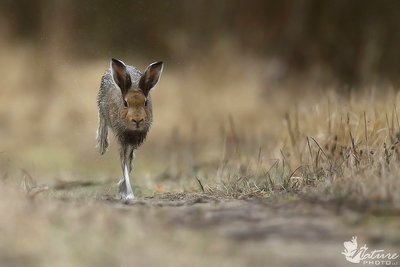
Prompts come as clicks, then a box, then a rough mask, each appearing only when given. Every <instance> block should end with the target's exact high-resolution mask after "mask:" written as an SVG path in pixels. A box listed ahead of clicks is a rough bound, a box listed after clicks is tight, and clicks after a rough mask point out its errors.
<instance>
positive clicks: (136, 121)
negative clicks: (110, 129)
mask: <svg viewBox="0 0 400 267" xmlns="http://www.w3.org/2000/svg"><path fill="white" fill-rule="evenodd" d="M142 121H143V119H140V120H135V119H132V122H134V123H136V127H139V124H140V123H141V122H142Z"/></svg>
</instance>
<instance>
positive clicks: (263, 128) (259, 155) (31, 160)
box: [0, 47, 400, 266]
mask: <svg viewBox="0 0 400 267" xmlns="http://www.w3.org/2000/svg"><path fill="white" fill-rule="evenodd" d="M8 50H12V51H15V53H5V52H4V51H6V49H3V50H1V51H3V52H0V53H2V54H1V55H0V63H2V64H0V66H7V70H6V71H7V73H8V75H5V76H4V77H3V78H2V79H1V81H0V88H1V90H0V129H1V130H0V140H1V143H0V145H1V146H0V151H1V154H0V167H1V168H0V179H1V181H2V184H3V185H2V187H1V189H0V190H1V194H0V203H2V204H1V206H0V212H1V213H2V214H7V216H4V215H2V216H1V218H2V219H0V224H1V225H0V226H1V227H0V231H1V236H2V240H3V241H2V242H0V265H6V266H27V265H30V266H54V263H55V262H57V265H58V266H63V265H65V266H71V265H73V266H87V265H95V266H110V265H127V264H128V265H129V263H131V262H132V259H135V260H137V262H136V263H137V265H147V266H150V265H160V264H161V263H163V264H167V266H169V265H171V266H187V265H189V264H191V265H194V266H200V265H201V266H204V265H215V264H218V265H219V266H224V265H226V266H242V265H244V264H247V265H248V264H251V265H253V266H257V265H262V263H263V260H264V259H265V255H267V254H268V256H269V259H270V260H273V261H275V260H276V261H277V262H278V263H281V264H282V265H285V264H283V263H282V262H280V257H279V256H278V257H276V255H278V254H274V253H275V252H276V251H275V252H274V251H272V252H268V253H267V254H265V253H266V252H265V250H264V247H263V246H262V245H260V247H259V250H257V249H255V250H251V251H250V250H247V249H243V251H241V250H240V247H241V245H239V244H240V243H234V244H232V243H231V242H230V241H229V240H226V239H224V238H222V239H221V238H217V239H215V237H213V235H214V234H213V232H210V231H208V230H207V229H203V228H202V229H201V230H198V231H191V230H188V229H186V228H182V229H180V228H178V229H177V228H174V230H173V231H170V229H168V228H167V229H164V225H165V224H163V223H159V222H157V216H159V217H160V218H161V221H162V220H163V219H165V218H168V216H166V217H163V215H162V214H164V213H161V215H160V214H159V212H160V211H159V210H158V209H156V208H154V207H152V206H151V205H150V207H148V206H147V204H145V205H143V207H141V208H137V209H132V210H130V211H129V212H128V208H126V207H124V206H122V205H119V204H116V203H113V204H110V203H108V201H107V199H109V198H110V196H113V194H114V193H115V191H116V186H115V184H114V181H117V177H118V175H120V170H119V167H118V165H119V164H118V159H117V153H116V147H115V144H114V143H112V147H111V150H110V152H109V153H107V154H106V155H105V156H104V157H101V156H100V155H98V154H97V152H96V151H95V149H94V146H95V140H94V133H95V130H96V124H97V114H96V113H97V111H96V102H95V99H96V94H97V90H98V85H99V78H100V76H101V74H102V72H103V71H104V69H105V67H106V66H107V64H108V62H107V61H101V62H88V63H81V64H75V63H71V61H68V60H66V61H62V62H52V63H51V65H50V66H48V64H50V63H49V62H47V61H43V62H37V61H36V57H35V53H34V51H32V50H30V48H26V47H22V48H21V47H14V48H12V49H11V48H8ZM219 52H221V51H219ZM12 54H19V55H20V56H19V58H18V60H15V59H13V60H12V58H11V57H12V56H11V55H12ZM219 56H220V60H219V61H218V62H216V63H214V62H213V64H211V62H203V65H201V66H198V65H196V64H189V63H188V64H187V65H185V66H184V67H175V68H173V67H169V64H168V62H167V64H166V67H165V73H164V74H163V77H162V79H161V81H160V84H159V87H158V88H157V89H156V90H155V91H154V92H153V98H154V102H155V104H154V106H155V107H154V113H155V121H154V126H153V128H152V129H151V132H150V135H149V137H148V141H147V142H146V144H145V145H144V146H143V147H142V148H141V149H140V150H139V151H138V153H137V159H136V160H135V167H136V168H135V173H134V181H133V184H134V190H135V192H136V194H137V195H138V196H139V197H140V198H141V199H147V198H154V199H159V200H163V199H164V198H165V199H167V200H169V201H175V200H179V199H183V200H185V199H191V200H192V202H190V203H192V204H193V203H197V201H199V202H200V203H201V202H202V201H203V199H207V200H206V202H209V201H211V202H213V201H216V202H217V203H219V202H221V201H222V202H224V201H226V200H232V199H252V198H261V199H264V200H265V199H269V198H270V197H271V196H272V197H274V196H277V199H278V202H279V199H281V200H282V201H287V199H288V198H289V199H291V198H292V197H293V196H295V197H294V198H293V199H294V201H295V202H296V201H300V200H301V201H304V200H307V201H312V202H318V203H325V204H328V205H332V204H333V205H334V206H339V207H342V206H345V207H349V208H351V209H355V210H357V211H358V212H361V214H364V215H370V214H381V215H382V214H383V215H396V216H398V214H399V211H400V179H399V177H398V173H399V172H400V167H399V160H400V158H399V132H400V124H399V118H398V116H399V115H400V114H398V111H397V106H398V105H399V103H400V99H399V94H398V93H397V91H395V90H393V89H390V88H367V89H365V90H359V91H358V92H356V93H352V94H349V95H340V94H338V93H336V92H335V90H334V89H336V88H319V87H318V86H319V85H316V84H313V83H311V82H310V83H306V84H301V85H299V84H297V83H294V82H292V81H287V82H286V83H285V84H283V85H280V86H276V85H273V83H270V82H269V78H268V74H269V71H270V67H269V65H268V63H265V62H256V61H249V60H248V59H244V60H242V61H240V62H242V63H241V64H237V65H232V66H228V67H227V65H226V64H225V62H226V61H227V60H229V53H228V54H227V55H224V54H223V53H222V54H221V53H219ZM5 62H7V64H5ZM126 62H137V61H136V60H135V59H134V58H133V59H127V60H126ZM147 63H148V62H139V64H138V66H139V67H140V68H144V67H145V66H146V65H147ZM32 66H35V67H32ZM204 66H207V67H204ZM210 66H212V67H210ZM44 70H47V71H49V73H45V71H44ZM4 72H5V70H3V71H2V73H4ZM309 88H312V89H309ZM291 201H292V200H290V201H289V202H291ZM161 205H163V204H161ZM178 211H180V210H179V209H178ZM182 211H184V209H183V210H182ZM171 212H174V210H171ZM235 212H236V211H235ZM143 214H147V215H146V216H144V217H143V216H142V215H143ZM194 214H196V213H194ZM199 214H203V213H201V212H200V213H199ZM190 215H191V216H193V213H190ZM199 216H200V215H199ZM177 217H179V216H178V215H177ZM189 217H190V216H189ZM200 217H201V216H200ZM116 218H118V219H116ZM174 218H175V217H174ZM201 218H203V219H204V217H201ZM257 218H258V217H257ZM154 219H155V221H154ZM197 219H198V218H197V217H195V218H194V219H193V220H197ZM264 219H265V218H262V219H259V218H258V220H264ZM167 225H169V224H168V223H167ZM390 227H392V226H390ZM390 227H389V228H390ZM132 240H134V242H133V241H132ZM160 240H161V241H160ZM165 240H168V242H164V241H165ZM337 242H341V241H337ZM396 242H398V240H397V241H396ZM37 244H41V245H40V246H38V245H37ZM272 245H275V243H271V244H269V245H267V247H269V246H272ZM254 246H255V245H254V244H253V243H252V244H249V246H248V248H250V247H252V249H253V247H254ZM111 247H112V249H110V248H111ZM148 247H151V248H152V249H151V250H150V249H148ZM174 247H175V248H177V247H179V250H177V249H174ZM298 249H299V248H298V247H296V249H294V250H293V252H294V253H295V252H296V251H298ZM239 251H240V252H239ZM262 251H264V252H262ZM178 252H179V254H180V255H182V256H177V254H176V253H178ZM233 252H236V254H235V253H233ZM132 253H133V254H132ZM263 253H264V254H263ZM304 253H305V252H304ZM126 254H128V255H129V257H127V258H125V256H124V255H126ZM210 254H212V256H210ZM338 254H339V253H338ZM154 255H157V257H154ZM205 255H207V256H205ZM273 255H275V257H272V256H273ZM294 255H295V254H294ZM321 255H322V254H321ZM58 259H61V261H59V260H58ZM60 262H61V263H60ZM286 263H287V264H289V265H290V262H289V263H288V262H286ZM168 264H169V265H168ZM221 264H222V265H221ZM334 265H335V264H334Z"/></svg>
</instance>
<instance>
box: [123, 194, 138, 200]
mask: <svg viewBox="0 0 400 267" xmlns="http://www.w3.org/2000/svg"><path fill="white" fill-rule="evenodd" d="M134 199H135V196H134V195H133V194H127V195H125V194H121V200H122V201H123V202H127V201H130V200H134Z"/></svg>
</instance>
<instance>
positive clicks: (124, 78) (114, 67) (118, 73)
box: [110, 58, 132, 95]
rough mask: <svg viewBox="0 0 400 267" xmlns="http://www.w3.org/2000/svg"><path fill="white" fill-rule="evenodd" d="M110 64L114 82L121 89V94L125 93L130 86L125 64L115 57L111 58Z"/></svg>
mask: <svg viewBox="0 0 400 267" xmlns="http://www.w3.org/2000/svg"><path fill="white" fill-rule="evenodd" d="M110 65H111V71H112V77H113V80H114V83H115V84H116V85H117V86H118V87H119V89H121V92H122V95H125V94H126V92H127V91H128V90H129V88H131V86H132V81H131V76H130V75H129V73H128V72H127V71H126V65H125V63H124V62H122V61H121V60H118V59H115V58H112V59H111V63H110Z"/></svg>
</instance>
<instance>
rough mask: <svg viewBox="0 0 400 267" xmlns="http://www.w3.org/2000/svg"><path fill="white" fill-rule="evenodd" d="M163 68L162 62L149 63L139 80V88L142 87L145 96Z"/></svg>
mask: <svg viewBox="0 0 400 267" xmlns="http://www.w3.org/2000/svg"><path fill="white" fill-rule="evenodd" d="M162 70H163V62H162V61H159V62H154V63H152V64H150V65H149V66H148V67H147V69H146V71H145V72H144V74H143V75H142V77H141V78H140V81H139V88H140V89H142V91H143V93H144V95H145V96H147V95H148V94H149V92H150V89H151V88H153V87H154V86H155V85H156V84H157V82H158V80H159V79H160V76H161V72H162Z"/></svg>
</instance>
